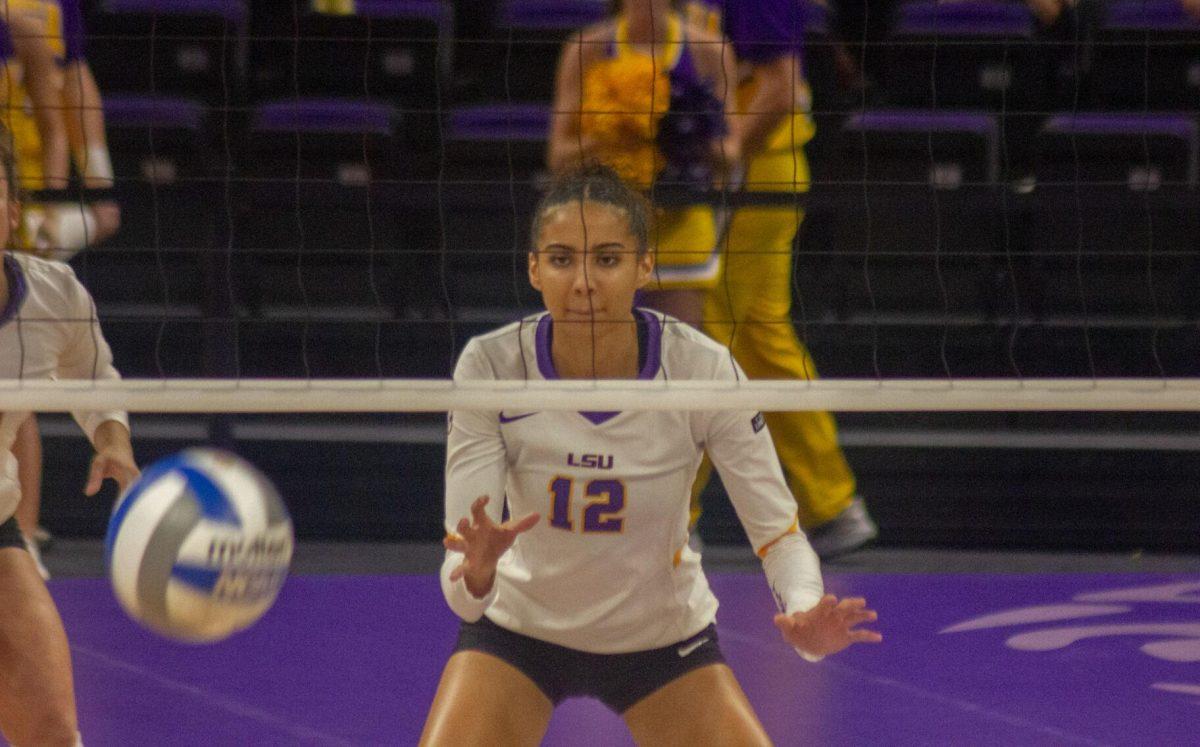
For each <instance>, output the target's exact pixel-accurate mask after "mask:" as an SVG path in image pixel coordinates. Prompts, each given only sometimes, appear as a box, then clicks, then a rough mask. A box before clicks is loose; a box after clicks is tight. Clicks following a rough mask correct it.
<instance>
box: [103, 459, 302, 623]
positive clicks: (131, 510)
mask: <svg viewBox="0 0 1200 747" xmlns="http://www.w3.org/2000/svg"><path fill="white" fill-rule="evenodd" d="M293 544H294V540H293V533H292V521H291V518H290V517H289V516H288V512H287V509H286V507H285V506H284V504H283V501H282V500H281V499H280V497H279V494H278V492H277V491H276V490H275V487H274V486H273V485H272V484H271V482H270V481H269V480H268V479H267V478H266V476H265V475H263V474H262V473H261V472H259V471H258V470H257V469H256V468H255V467H254V466H253V465H251V464H250V463H249V462H247V461H245V460H244V459H241V458H240V457H238V456H235V455H234V454H231V453H229V452H226V451H220V450H217V449H208V448H197V449H188V450H186V451H183V452H180V453H178V454H175V455H173V456H170V457H167V458H165V459H162V460H160V461H158V462H155V463H154V464H152V465H151V466H149V467H148V468H147V469H146V470H145V471H144V472H143V473H142V476H141V477H140V478H138V480H137V481H136V482H134V483H133V485H131V486H130V487H129V489H128V490H127V491H126V492H125V493H124V495H122V496H121V498H120V499H119V500H118V502H117V504H116V506H115V508H114V510H113V514H112V518H111V519H110V520H109V524H108V533H107V535H106V537H105V541H104V551H105V560H106V563H107V566H108V572H109V578H110V579H111V581H112V585H113V590H114V592H115V594H116V597H117V600H118V601H119V602H120V603H121V606H122V607H123V608H124V609H125V611H126V612H127V613H128V614H129V616H130V617H132V618H133V619H134V620H136V621H137V622H139V623H141V624H142V625H144V626H146V627H147V628H149V629H151V630H153V631H155V632H157V633H159V634H161V635H164V636H166V637H168V638H173V639H176V640H179V641H185V642H191V643H207V642H214V641H219V640H222V639H224V638H227V637H229V636H230V635H232V634H234V633H236V632H238V631H239V630H243V629H245V628H247V627H249V626H250V625H253V624H254V623H255V622H256V621H257V620H258V619H259V618H261V617H262V616H263V614H264V613H266V611H267V610H268V609H270V607H271V604H272V603H273V602H274V601H275V598H276V596H277V595H278V594H279V589H280V587H281V586H283V582H284V579H285V578H286V577H287V571H288V566H289V564H290V563H291V558H292V548H293Z"/></svg>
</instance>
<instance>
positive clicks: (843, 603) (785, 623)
mask: <svg viewBox="0 0 1200 747" xmlns="http://www.w3.org/2000/svg"><path fill="white" fill-rule="evenodd" d="M878 619H879V615H877V614H876V613H875V610H869V609H867V600H865V599H863V598H862V597H848V598H846V599H842V600H840V601H839V600H838V598H837V597H836V596H834V595H833V594H826V595H825V596H823V597H821V601H819V602H817V606H815V607H813V608H812V609H810V610H808V611H807V612H793V613H792V614H790V615H785V614H778V615H775V627H777V628H779V632H780V633H782V634H783V639H784V640H785V641H787V642H788V643H790V644H791V645H792V646H794V647H796V648H798V649H800V650H801V651H804V652H806V653H809V654H812V655H814V656H828V655H829V654H836V653H837V652H838V651H841V650H842V649H844V648H846V647H847V646H849V645H850V644H852V643H879V642H880V641H882V640H883V636H881V635H880V634H879V633H877V632H875V631H874V630H866V629H864V628H856V627H855V626H857V625H861V624H862V623H866V622H875V621H876V620H878Z"/></svg>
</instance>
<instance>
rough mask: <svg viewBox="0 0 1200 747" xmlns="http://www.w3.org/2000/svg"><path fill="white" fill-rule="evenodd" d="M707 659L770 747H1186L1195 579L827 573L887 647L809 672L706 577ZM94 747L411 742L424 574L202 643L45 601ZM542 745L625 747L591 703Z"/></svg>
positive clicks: (570, 705) (749, 593)
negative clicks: (737, 693)
mask: <svg viewBox="0 0 1200 747" xmlns="http://www.w3.org/2000/svg"><path fill="white" fill-rule="evenodd" d="M710 577H711V579H712V583H713V586H714V588H715V591H716V593H717V595H718V597H719V598H720V600H721V612H720V616H719V618H718V625H719V628H718V629H719V633H720V636H721V645H722V647H723V648H724V651H725V654H726V657H727V658H728V659H729V661H730V664H731V666H732V667H733V669H734V671H735V672H736V673H737V675H738V677H739V679H740V680H741V682H742V684H743V686H744V687H745V689H746V691H747V694H748V695H749V697H750V700H751V702H752V703H753V704H754V705H755V707H756V709H757V710H758V713H759V715H760V716H761V718H762V720H763V722H764V724H765V725H766V727H767V730H768V731H769V732H770V733H771V735H772V737H773V738H774V739H775V741H776V742H777V743H778V744H781V745H801V744H819V745H862V744H889V745H891V744H897V745H908V744H920V745H930V744H933V745H993V744H1005V745H1012V744H1019V745H1064V744H1090V745H1102V744H1113V745H1194V744H1200V575H1195V574H1192V575H1183V574H1128V573H1122V574H1112V575H1108V574H1098V573H1072V574H1006V575H998V574H956V575H930V574H920V575H889V574H875V573H873V574H846V573H843V574H837V573H832V574H829V575H828V577H827V582H828V585H829V587H830V588H831V590H832V591H834V592H835V593H839V594H861V595H864V596H866V597H867V599H868V601H869V602H870V603H871V605H872V606H873V607H874V608H876V609H877V610H879V613H880V624H879V628H880V630H882V632H883V633H884V636H885V640H884V643H883V644H882V645H881V646H878V647H870V648H867V647H859V648H857V649H854V650H851V651H847V652H844V653H842V654H840V655H838V656H836V657H833V658H830V659H827V660H825V661H824V662H821V663H819V664H808V663H806V662H804V661H803V660H802V659H800V658H799V657H798V656H796V655H795V654H793V653H792V652H791V651H790V649H788V648H787V647H786V646H784V644H783V643H782V642H780V641H779V640H778V639H777V637H776V632H775V630H774V628H773V627H772V625H771V613H772V611H773V606H772V602H771V598H770V595H769V593H768V591H767V588H766V584H765V582H764V580H763V578H762V576H761V574H751V573H728V572H727V573H714V574H711V576H710ZM51 590H52V592H53V594H54V597H55V599H56V600H57V601H58V604H59V607H60V610H61V611H62V614H63V617H64V619H65V621H66V624H67V629H68V633H69V635H70V638H71V644H72V650H73V655H74V662H75V670H76V680H77V690H78V700H79V712H80V721H81V725H82V728H83V734H84V737H85V741H86V743H87V744H88V745H89V746H91V747H95V746H97V745H268V744H272V745H273V744H330V745H367V744H370V745H375V744H389V745H390V744H398V745H406V744H415V743H416V741H417V738H418V736H419V735H420V731H421V726H422V723H423V719H424V716H425V711H426V708H427V707H428V705H429V702H430V700H431V699H432V697H433V692H434V689H435V686H436V683H437V679H438V675H439V673H440V670H441V667H442V664H443V663H444V661H445V659H446V656H447V654H448V652H449V650H450V646H451V643H452V641H453V638H454V634H455V620H454V618H453V617H452V615H451V613H450V612H449V611H448V609H447V608H446V606H445V604H444V603H443V601H442V598H441V594H440V591H439V589H438V584H437V580H436V578H434V577H433V576H429V575H411V576H404V575H395V576H301V577H295V578H292V579H290V580H289V581H288V584H287V586H286V587H285V588H284V590H283V593H282V594H281V596H280V598H279V601H278V603H277V604H276V606H275V607H274V609H272V610H271V612H270V613H268V614H267V616H266V617H265V618H264V619H263V620H262V621H261V622H260V623H259V624H258V625H257V626H255V627H254V628H252V629H250V630H249V631H246V632H244V633H242V634H240V635H238V636H235V637H234V638H232V639H230V640H229V641H227V642H225V643H222V644H218V645H213V646H198V647H197V646H185V645H180V644H175V643H170V642H167V641H164V640H162V639H159V638H157V637H155V636H154V635H152V634H150V633H147V632H144V631H142V630H141V629H140V628H138V627H137V626H135V625H134V624H133V623H131V622H130V621H129V620H128V619H126V617H125V616H124V614H123V613H122V612H121V610H120V609H119V608H118V607H117V603H116V601H115V600H114V599H113V596H112V594H111V593H110V591H109V589H108V586H107V582H106V581H104V580H103V579H95V578H92V579H65V580H56V581H53V582H52V583H51ZM545 743H546V744H550V745H582V744H586V745H609V744H613V745H622V744H630V743H631V742H630V740H629V738H628V736H627V734H626V732H625V730H624V727H623V725H622V723H621V722H620V720H619V719H618V718H617V717H616V716H615V715H612V714H610V713H608V712H607V711H605V710H604V709H603V708H602V707H601V706H599V705H598V704H595V703H593V702H590V701H582V700H573V701H568V702H567V703H566V704H564V705H563V706H562V707H561V708H560V709H559V710H558V711H557V712H556V713H555V716H554V719H553V721H552V722H551V726H550V731H549V733H548V735H547V738H546V742H545Z"/></svg>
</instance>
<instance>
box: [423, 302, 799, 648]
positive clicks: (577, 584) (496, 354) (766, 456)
mask: <svg viewBox="0 0 1200 747" xmlns="http://www.w3.org/2000/svg"><path fill="white" fill-rule="evenodd" d="M635 313H636V314H638V315H640V317H641V319H642V321H643V322H644V325H645V326H644V327H643V330H644V339H645V346H644V348H643V349H644V356H643V357H644V365H643V367H642V370H641V373H640V376H639V378H641V379H657V380H672V379H674V380H681V379H700V380H715V381H726V380H735V379H741V378H744V377H745V376H744V374H743V373H742V372H741V370H740V369H739V368H738V366H737V364H736V363H735V362H734V361H733V359H732V357H731V356H730V353H729V351H728V350H727V349H726V348H724V347H722V346H721V345H719V344H717V343H716V342H714V341H712V340H711V339H709V338H707V337H705V336H704V335H703V334H701V333H700V332H697V331H696V330H694V329H692V328H691V327H689V326H687V325H686V324H684V323H682V322H679V321H678V320H676V319H673V318H671V317H665V316H664V315H661V314H658V313H657V312H650V311H647V310H643V309H637V310H635ZM552 336H553V325H552V322H551V319H550V316H549V314H547V313H542V314H539V315H535V316H532V317H529V318H527V319H525V320H523V321H521V322H518V323H514V324H510V325H508V326H506V327H503V328H501V329H499V330H496V331H494V332H492V333H490V334H487V335H483V336H481V337H476V338H474V339H472V340H471V341H470V342H469V343H468V344H467V346H466V348H465V349H464V350H463V353H462V355H461V357H460V358H459V361H458V366H457V369H456V371H455V379H456V380H459V381H462V380H479V379H526V380H537V379H555V378H557V374H556V373H555V371H554V363H553V359H552V357H551V341H552ZM705 450H707V451H708V453H709V455H710V456H711V458H712V460H713V463H714V465H715V466H716V467H717V469H718V471H719V472H720V474H721V479H722V481H723V482H724V484H725V488H726V490H727V491H728V493H729V495H730V498H731V499H732V501H733V504H734V507H735V508H736V510H737V513H738V517H739V518H740V520H741V522H742V524H743V526H744V527H745V529H746V533H747V535H748V536H749V538H750V541H751V543H752V544H753V546H754V548H755V550H756V551H759V552H760V554H763V555H765V554H766V550H767V548H768V547H770V546H772V544H773V543H775V541H776V540H779V539H780V538H781V537H784V536H785V535H795V539H798V540H799V541H800V542H801V543H802V544H803V547H802V548H801V549H802V552H803V553H806V555H805V556H804V557H805V561H804V562H805V563H807V565H805V566H804V567H803V568H802V569H801V572H800V573H799V576H801V577H802V581H803V583H799V584H796V583H792V580H794V579H795V578H797V574H796V573H792V574H791V579H790V580H789V581H788V582H787V583H788V585H789V586H794V587H797V588H789V589H776V590H775V592H776V597H777V599H779V600H780V602H781V604H783V605H784V606H786V607H789V608H792V609H795V608H798V607H803V608H807V607H810V606H811V605H812V604H815V602H816V601H817V599H819V598H820V594H821V582H820V574H819V570H817V568H818V566H817V564H816V556H815V554H813V553H812V551H811V549H810V548H809V547H808V545H807V541H805V540H804V539H803V534H802V533H800V532H799V529H798V524H797V520H796V518H797V517H796V504H795V501H794V500H793V499H792V496H791V494H790V492H789V491H788V488H787V485H786V483H785V481H784V477H783V474H782V471H781V470H780V466H779V462H778V458H777V457H776V455H775V449H774V446H773V445H772V443H771V438H770V435H769V433H768V431H767V428H766V426H765V424H764V422H763V419H762V416H761V415H759V414H757V413H754V412H552V411H545V412H538V411H513V410H502V411H499V412H496V411H491V412H482V411H455V412H453V413H451V420H450V428H449V436H448V443H447V454H446V517H445V519H446V531H447V532H454V530H455V528H456V526H457V524H458V522H459V520H460V519H461V518H463V517H464V516H469V513H470V505H471V503H472V501H474V500H475V499H476V498H477V497H479V496H481V495H487V496H489V497H490V499H491V500H490V503H489V505H488V511H489V513H490V515H491V516H492V518H493V519H494V520H497V521H498V520H499V517H500V515H501V508H502V505H503V503H504V498H505V497H507V502H508V507H509V513H510V514H511V516H512V517H514V518H518V517H522V516H525V515H527V514H529V513H532V512H536V513H538V514H540V515H541V519H540V521H539V522H538V524H537V526H535V527H534V528H533V529H531V530H530V531H528V532H526V533H524V534H522V535H520V536H519V537H518V538H517V540H516V543H515V545H514V546H513V547H512V549H511V550H510V551H509V552H508V553H506V554H505V556H504V557H503V558H501V561H500V564H499V567H498V569H497V576H496V583H495V585H494V587H493V591H492V592H491V593H489V594H488V596H487V597H486V598H485V599H483V600H476V599H475V597H472V596H471V595H470V593H469V592H468V591H466V587H465V583H464V582H463V581H461V580H459V581H458V582H457V583H451V582H449V578H448V577H449V571H451V570H453V569H454V568H456V567H457V566H458V565H459V564H460V563H461V560H462V556H461V554H459V553H456V552H448V553H447V557H446V562H445V564H444V566H443V574H442V578H443V588H444V591H445V593H446V597H447V600H448V601H449V602H450V605H451V607H452V608H454V610H455V611H456V612H457V613H458V614H459V615H460V616H462V617H463V618H464V619H467V620H469V621H471V620H475V619H478V618H479V616H480V614H486V615H487V616H488V617H489V618H490V619H491V620H492V621H493V622H495V623H497V624H498V625H500V626H502V627H504V628H507V629H509V630H513V631H516V632H518V633H522V634H524V635H528V636H532V637H535V638H538V639H541V640H544V641H549V642H551V643H556V644H559V645H563V646H568V647H571V648H574V649H578V650H582V651H589V652H594V653H622V652H630V651H641V650H646V649H651V648H658V647H662V646H667V645H671V644H673V643H675V642H678V641H681V640H684V639H686V638H688V637H689V636H691V635H694V634H695V633H697V632H698V631H700V630H701V629H703V628H704V627H705V626H707V625H708V624H710V623H711V622H712V621H713V620H714V618H715V615H716V611H717V599H716V597H714V596H713V594H712V592H711V591H710V590H709V586H708V582H707V581H706V579H705V577H704V574H703V572H702V571H701V568H700V557H699V555H697V554H696V553H694V552H692V551H691V550H690V549H689V548H688V544H687V540H688V526H687V525H688V501H689V496H690V491H691V487H692V483H693V481H694V479H695V476H696V471H697V468H698V467H699V464H700V461H701V458H702V456H703V453H704V451H705ZM789 539H793V538H792V537H789ZM809 556H811V561H809V560H808V558H809ZM788 562H790V561H788ZM793 565H794V564H793ZM793 570H794V568H793ZM768 572H770V568H768ZM786 575H787V574H785V576H786ZM814 576H815V577H814ZM779 577H780V578H783V576H779ZM774 578H775V577H772V580H774Z"/></svg>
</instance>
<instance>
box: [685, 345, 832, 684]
mask: <svg viewBox="0 0 1200 747" xmlns="http://www.w3.org/2000/svg"><path fill="white" fill-rule="evenodd" d="M714 378H715V379H718V380H726V379H741V380H745V378H746V375H745V374H744V373H743V372H742V370H741V368H740V367H739V366H738V365H737V363H736V362H734V361H733V360H732V359H727V360H726V361H725V362H724V363H723V365H722V366H720V367H719V368H718V369H717V372H716V373H715V375H714ZM708 417H709V422H708V428H707V433H706V436H705V447H706V449H707V450H708V454H709V456H710V457H711V458H712V461H713V464H714V465H715V466H716V468H717V471H718V472H719V473H720V475H721V482H722V483H724V485H725V490H726V491H727V492H728V493H729V499H730V500H731V501H732V502H733V507H734V510H736V511H737V515H738V519H739V520H740V521H741V523H742V527H743V528H744V529H745V530H746V536H748V537H749V538H750V543H751V545H752V546H753V547H754V552H755V553H756V554H757V555H758V556H759V557H760V558H761V559H762V563H763V572H764V573H765V574H766V576H767V583H769V584H770V586H771V592H772V593H773V594H774V595H775V600H776V603H777V604H778V605H779V608H780V611H781V612H786V613H789V614H790V613H792V612H799V611H804V610H808V609H811V608H812V607H813V606H814V605H815V604H816V603H817V602H818V601H820V599H821V596H822V595H823V594H824V588H825V587H824V582H823V581H822V579H821V564H820V561H819V560H818V559H817V554H816V553H815V552H814V551H813V549H812V547H811V546H810V545H809V543H808V538H807V537H805V536H804V532H802V531H801V530H800V522H799V518H798V516H797V513H796V500H795V498H793V497H792V493H791V491H790V490H789V489H788V486H787V481H786V480H785V479H784V477H783V470H782V469H781V468H780V466H779V457H778V456H777V455H776V454H775V445H774V444H773V443H772V441H771V433H770V431H769V430H768V429H767V426H766V423H765V422H764V420H763V416H762V414H761V413H753V412H744V411H727V412H713V413H711V414H710V415H709V416H708ZM799 653H800V654H801V655H803V656H804V657H805V658H806V659H810V660H814V661H815V660H816V658H814V657H811V656H809V655H807V654H805V653H804V652H802V651H801V652H799Z"/></svg>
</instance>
